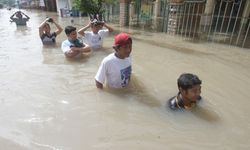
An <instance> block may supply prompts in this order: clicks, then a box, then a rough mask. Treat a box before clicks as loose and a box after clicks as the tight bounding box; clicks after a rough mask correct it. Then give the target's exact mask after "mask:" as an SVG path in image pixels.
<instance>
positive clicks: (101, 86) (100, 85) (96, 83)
mask: <svg viewBox="0 0 250 150" xmlns="http://www.w3.org/2000/svg"><path fill="white" fill-rule="evenodd" d="M95 85H96V87H97V88H98V89H103V85H102V83H100V82H98V81H96V80H95Z"/></svg>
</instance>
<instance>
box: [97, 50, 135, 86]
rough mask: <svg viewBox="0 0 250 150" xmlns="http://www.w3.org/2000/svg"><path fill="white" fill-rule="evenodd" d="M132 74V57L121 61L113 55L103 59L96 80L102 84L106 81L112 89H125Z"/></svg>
mask: <svg viewBox="0 0 250 150" xmlns="http://www.w3.org/2000/svg"><path fill="white" fill-rule="evenodd" d="M131 73H132V67H131V57H127V58H125V59H120V58H118V57H116V56H115V54H114V53H112V54H109V55H108V56H107V57H105V58H104V59H103V61H102V63H101V65H100V67H99V69H98V72H97V73H96V76H95V79H96V81H98V82H100V83H102V84H104V82H105V80H106V81H107V84H108V86H109V87H112V88H123V87H126V86H127V85H128V83H129V81H130V76H131Z"/></svg>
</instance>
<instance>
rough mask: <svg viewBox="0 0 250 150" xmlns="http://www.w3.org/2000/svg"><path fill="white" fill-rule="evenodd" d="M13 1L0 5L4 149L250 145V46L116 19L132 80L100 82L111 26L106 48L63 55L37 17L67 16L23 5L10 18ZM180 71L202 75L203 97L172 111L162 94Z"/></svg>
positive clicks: (191, 149)
mask: <svg viewBox="0 0 250 150" xmlns="http://www.w3.org/2000/svg"><path fill="white" fill-rule="evenodd" d="M14 11H15V10H11V11H8V10H4V9H2V10H0V22H1V24H0V34H1V44H0V149H1V150H83V149H85V150H98V149H100V150H128V149H129V150H166V149H167V150H183V149H185V150H211V149H212V150H221V149H226V150H236V149H240V150H249V149H250V144H249V143H250V117H249V116H250V115H249V113H250V109H249V106H250V92H249V91H250V51H249V49H240V48H236V47H230V46H223V45H217V44H214V43H190V42H186V41H183V40H182V39H181V40H180V39H179V38H173V37H169V36H167V35H165V34H162V33H149V32H142V31H136V30H132V29H121V30H123V31H127V32H129V33H131V34H132V37H133V39H134V42H133V52H132V58H133V78H132V82H131V87H130V88H128V89H124V90H118V91H111V90H103V91H101V90H97V89H96V87H95V83H94V76H95V73H96V72H97V69H98V67H99V64H100V63H101V60H102V59H103V58H104V57H105V56H107V55H108V54H109V53H112V52H113V50H112V48H111V45H112V43H113V35H112V36H110V37H109V38H107V39H106V40H105V41H104V50H99V51H94V52H93V53H92V54H91V55H89V56H87V57H85V58H81V59H77V60H74V61H72V60H67V59H65V58H64V55H63V53H62V51H61V49H60V44H61V42H62V41H63V40H64V39H66V36H65V34H64V33H62V34H60V35H59V36H58V37H57V45H56V46H43V45H42V42H41V41H40V38H39V34H38V26H39V24H40V23H41V22H42V21H43V20H44V18H45V17H46V16H54V17H55V18H56V21H57V22H59V24H61V25H62V26H63V27H65V26H66V25H69V24H71V18H70V17H69V18H61V17H58V16H56V14H55V13H45V12H40V11H34V10H33V11H24V12H25V13H27V14H28V15H29V16H30V17H31V19H30V21H29V22H28V24H27V27H16V25H15V24H14V23H10V22H9V17H10V16H11V15H12V14H13V13H14ZM74 24H75V25H76V26H77V28H78V29H79V28H80V26H79V25H83V24H87V21H86V19H85V18H74ZM114 26H115V25H114ZM52 29H55V27H54V26H52ZM116 29H119V28H118V27H117V25H116ZM184 72H191V73H194V74H197V75H198V76H199V77H200V78H201V79H202V81H203V84H202V96H203V98H204V101H203V102H202V103H201V104H200V106H199V107H197V108H196V109H194V110H192V111H176V112H173V111H170V110H169V109H168V108H166V105H165V104H166V100H167V99H168V98H169V97H171V96H173V95H175V94H176V93H177V87H176V79H177V78H178V76H179V75H180V74H181V73H184Z"/></svg>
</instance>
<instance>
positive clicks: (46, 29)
mask: <svg viewBox="0 0 250 150" xmlns="http://www.w3.org/2000/svg"><path fill="white" fill-rule="evenodd" d="M43 32H44V33H45V34H47V33H50V25H49V24H48V23H45V24H44V26H43Z"/></svg>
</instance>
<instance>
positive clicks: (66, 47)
mask: <svg viewBox="0 0 250 150" xmlns="http://www.w3.org/2000/svg"><path fill="white" fill-rule="evenodd" d="M84 46H85V44H83V43H81V42H80V41H79V40H78V39H77V43H72V42H70V41H69V40H65V41H63V42H62V45H61V49H62V51H63V53H65V52H67V51H69V50H70V49H71V47H84Z"/></svg>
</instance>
